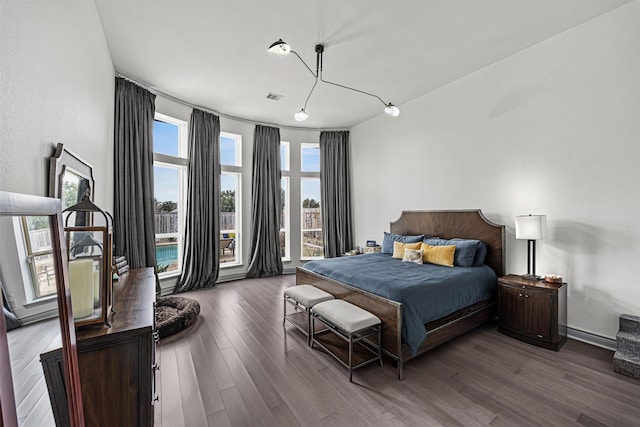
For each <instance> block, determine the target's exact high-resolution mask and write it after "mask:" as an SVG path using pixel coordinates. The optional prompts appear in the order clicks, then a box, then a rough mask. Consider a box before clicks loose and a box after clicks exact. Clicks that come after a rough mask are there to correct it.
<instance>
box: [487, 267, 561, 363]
mask: <svg viewBox="0 0 640 427" xmlns="http://www.w3.org/2000/svg"><path fill="white" fill-rule="evenodd" d="M498 285H499V286H498V331H500V332H502V333H503V334H505V335H509V336H510V337H513V338H516V339H519V340H521V341H524V342H527V343H529V344H534V345H537V346H540V347H544V348H548V349H552V350H556V351H557V350H560V347H562V346H563V345H564V343H565V342H566V341H567V284H566V283H547V282H545V281H544V280H526V279H523V278H522V277H520V276H516V275H514V274H509V275H507V276H502V277H500V278H499V279H498Z"/></svg>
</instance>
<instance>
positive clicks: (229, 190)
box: [220, 132, 242, 267]
mask: <svg viewBox="0 0 640 427" xmlns="http://www.w3.org/2000/svg"><path fill="white" fill-rule="evenodd" d="M220 167H221V170H222V171H221V177H220V267H228V266H233V265H239V264H241V263H242V259H241V254H242V250H241V243H242V241H241V218H242V216H241V209H240V208H241V202H242V194H241V191H240V190H241V188H242V136H241V135H235V134H232V133H227V132H220Z"/></svg>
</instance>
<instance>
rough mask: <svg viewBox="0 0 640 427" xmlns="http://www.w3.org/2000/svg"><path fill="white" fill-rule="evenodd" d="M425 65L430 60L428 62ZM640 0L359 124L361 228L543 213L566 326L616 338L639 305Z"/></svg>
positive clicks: (510, 263)
mask: <svg viewBox="0 0 640 427" xmlns="http://www.w3.org/2000/svg"><path fill="white" fill-rule="evenodd" d="M428 72H429V70H428V69H427V70H425V73H428ZM639 76H640V3H639V2H638V1H634V2H632V3H629V4H627V5H625V6H622V7H620V8H618V9H616V10H614V11H612V12H610V13H608V14H606V15H604V16H601V17H599V18H597V19H594V20H592V21H590V22H587V23H585V24H582V25H580V26H578V27H576V28H574V29H572V30H570V31H567V32H565V33H563V34H560V35H558V36H556V37H554V38H552V39H549V40H547V41H545V42H543V43H540V44H538V45H536V46H533V47H531V48H529V49H526V50H524V51H521V52H519V53H518V54H515V55H513V56H511V57H508V58H506V59H504V60H502V61H500V62H498V63H495V64H493V65H491V66H488V67H486V68H483V69H481V70H479V71H477V72H475V73H473V74H471V75H468V76H466V77H464V78H462V79H460V80H458V81H455V82H453V83H451V84H449V85H447V86H445V87H442V88H440V89H438V90H436V91H434V92H432V93H430V94H427V95H425V96H422V97H419V98H417V99H415V100H413V101H411V102H409V103H407V104H405V105H402V106H401V115H400V116H399V117H398V118H397V119H395V120H394V119H390V118H389V117H384V116H382V115H381V116H380V117H376V118H374V119H372V120H369V121H367V122H364V123H362V124H360V125H358V126H356V127H354V128H353V129H352V132H351V141H352V154H353V174H354V176H353V183H354V190H353V193H354V206H355V224H356V237H357V241H358V242H359V243H361V244H362V243H364V242H365V240H367V239H377V240H381V239H382V232H383V231H385V230H388V228H389V222H390V221H392V220H395V219H397V218H398V216H399V214H400V211H401V210H409V209H416V210H420V209H462V208H481V209H482V210H483V212H484V213H485V215H486V216H487V217H488V218H489V219H491V220H493V221H495V222H498V223H502V224H505V225H506V226H507V271H508V272H513V273H517V274H521V273H523V272H525V271H526V242H524V241H520V240H518V241H516V240H515V239H514V222H515V220H514V217H515V216H516V215H521V214H528V213H534V214H539V213H544V214H547V220H548V236H547V239H546V240H544V241H541V242H539V244H538V250H537V256H538V258H537V272H538V273H539V274H540V273H557V274H561V275H562V276H563V277H564V278H565V280H566V281H567V282H568V283H569V293H568V310H569V313H568V323H569V326H570V327H573V328H576V329H579V330H582V331H585V332H589V333H594V334H596V335H600V336H604V337H608V338H613V337H615V334H616V332H617V330H618V316H619V314H621V313H632V314H636V315H638V314H640V286H639V285H638V280H637V279H636V278H637V277H638V276H639V273H640V268H639V266H640V262H639V261H638V260H640V221H638V212H639V211H640V191H639V190H638V183H639V182H640V172H639V170H640V169H639V168H638V161H639V160H640V78H639Z"/></svg>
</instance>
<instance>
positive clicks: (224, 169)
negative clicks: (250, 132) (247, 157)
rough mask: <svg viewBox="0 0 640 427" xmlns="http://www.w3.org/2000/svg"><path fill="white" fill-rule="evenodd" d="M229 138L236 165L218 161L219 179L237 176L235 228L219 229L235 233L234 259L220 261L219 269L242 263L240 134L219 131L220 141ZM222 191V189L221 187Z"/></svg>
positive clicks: (222, 231)
mask: <svg viewBox="0 0 640 427" xmlns="http://www.w3.org/2000/svg"><path fill="white" fill-rule="evenodd" d="M223 137H224V138H229V139H233V140H234V141H235V144H236V147H235V158H236V159H235V160H236V165H225V164H222V162H220V175H221V176H220V179H221V180H222V175H223V174H227V175H235V176H236V177H237V181H236V183H237V189H236V195H235V202H236V228H235V230H222V229H220V235H222V234H223V233H235V249H234V250H235V257H236V259H235V261H233V262H225V263H222V262H221V263H220V269H224V268H231V267H238V266H241V265H242V262H243V260H242V236H243V232H242V177H243V174H244V169H243V166H242V135H240V134H235V133H231V132H224V131H221V132H220V142H222V138H223ZM221 192H222V189H221Z"/></svg>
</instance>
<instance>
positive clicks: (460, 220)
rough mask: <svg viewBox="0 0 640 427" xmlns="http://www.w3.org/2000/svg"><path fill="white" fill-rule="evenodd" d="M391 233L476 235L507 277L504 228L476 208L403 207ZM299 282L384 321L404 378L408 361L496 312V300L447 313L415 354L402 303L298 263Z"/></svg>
mask: <svg viewBox="0 0 640 427" xmlns="http://www.w3.org/2000/svg"><path fill="white" fill-rule="evenodd" d="M390 231H391V233H393V234H405V235H419V234H426V235H428V236H437V237H441V238H443V239H452V238H454V237H460V238H464V239H478V240H482V241H483V242H485V243H486V244H487V246H488V248H487V257H486V259H485V264H487V265H488V266H490V267H491V268H492V269H493V270H494V271H495V272H496V274H497V275H498V277H500V276H502V275H504V262H505V256H504V250H505V244H504V242H505V228H504V225H498V224H494V223H492V222H491V221H489V220H487V219H486V218H485V216H484V215H483V214H482V212H481V211H480V210H479V209H477V210H455V211H403V212H402V214H401V215H400V218H399V219H398V220H397V221H395V222H392V223H391V227H390ZM296 284H297V285H302V284H309V285H313V286H315V287H317V288H320V289H323V290H324V291H326V292H329V293H330V294H332V295H333V296H335V297H336V298H340V299H344V300H345V301H348V302H350V303H352V304H355V305H357V306H359V307H361V308H363V309H365V310H367V311H369V312H371V313H373V314H375V315H376V316H378V317H379V318H380V320H382V348H383V351H384V353H385V354H386V355H387V356H389V357H391V358H392V359H393V360H394V361H395V362H396V363H397V366H398V379H400V380H402V379H403V378H404V363H405V362H407V361H408V360H410V359H413V358H414V357H416V356H418V355H420V354H423V353H426V352H427V351H429V350H431V349H432V348H434V347H436V346H438V345H440V344H442V343H445V342H447V341H449V340H450V339H452V338H455V337H457V336H458V335H461V334H463V333H465V332H467V331H469V330H471V329H473V328H475V327H477V326H479V325H481V324H482V323H484V322H486V321H487V320H490V319H492V318H494V317H495V316H496V313H497V292H496V298H493V299H491V300H486V301H481V302H479V303H476V304H473V305H471V306H469V307H465V308H463V309H461V310H458V311H456V312H455V313H452V314H450V315H448V316H446V317H443V318H441V319H438V320H434V321H433V322H429V323H427V324H426V325H425V328H426V330H427V334H428V336H427V338H426V339H425V340H424V342H423V343H422V345H421V346H420V348H419V350H418V352H417V353H416V354H415V355H412V354H411V351H410V350H409V347H408V346H407V345H406V344H404V343H403V342H402V304H401V303H398V302H396V301H392V300H389V299H386V298H383V297H381V296H378V295H374V294H372V293H369V292H366V291H363V290H361V289H358V288H355V287H353V286H350V285H347V284H344V283H342V282H339V281H337V280H333V279H329V278H328V277H325V276H322V275H319V274H316V273H313V272H310V271H308V270H305V269H304V267H298V269H297V272H296Z"/></svg>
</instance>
